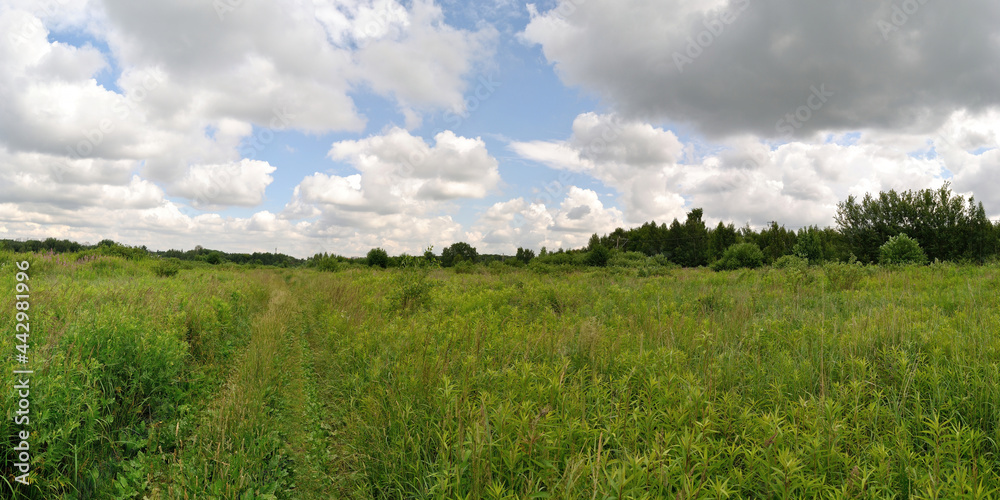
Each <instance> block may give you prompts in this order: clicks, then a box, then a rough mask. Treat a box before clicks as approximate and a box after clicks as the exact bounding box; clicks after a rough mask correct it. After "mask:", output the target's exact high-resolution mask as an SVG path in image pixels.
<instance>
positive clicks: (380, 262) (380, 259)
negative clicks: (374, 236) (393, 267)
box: [365, 248, 389, 269]
mask: <svg viewBox="0 0 1000 500" xmlns="http://www.w3.org/2000/svg"><path fill="white" fill-rule="evenodd" d="M365 262H366V263H367V264H368V266H370V267H381V268H382V269H385V268H387V267H389V253H388V252H386V251H385V250H382V249H381V248H373V249H371V250H369V251H368V256H367V257H366V258H365Z"/></svg>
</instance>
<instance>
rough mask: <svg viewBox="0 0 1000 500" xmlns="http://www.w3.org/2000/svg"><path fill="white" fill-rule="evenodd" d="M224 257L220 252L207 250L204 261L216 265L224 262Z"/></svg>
mask: <svg viewBox="0 0 1000 500" xmlns="http://www.w3.org/2000/svg"><path fill="white" fill-rule="evenodd" d="M225 261H226V259H225V257H223V255H222V252H214V251H213V252H209V253H208V254H206V255H205V262H207V263H209V264H212V265H213V266H217V265H219V264H222V263H223V262H225Z"/></svg>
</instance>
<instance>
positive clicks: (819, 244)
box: [792, 227, 823, 264]
mask: <svg viewBox="0 0 1000 500" xmlns="http://www.w3.org/2000/svg"><path fill="white" fill-rule="evenodd" d="M821 234H822V233H821V232H820V230H819V229H818V228H816V227H809V228H802V229H800V230H799V234H798V238H797V240H796V242H795V246H794V247H793V248H792V253H793V254H795V255H797V256H799V257H801V258H803V259H806V260H808V261H809V262H810V263H812V264H818V263H820V262H822V261H823V240H822V236H821Z"/></svg>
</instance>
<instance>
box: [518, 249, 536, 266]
mask: <svg viewBox="0 0 1000 500" xmlns="http://www.w3.org/2000/svg"><path fill="white" fill-rule="evenodd" d="M514 258H515V259H517V260H518V261H520V262H523V263H525V264H528V263H530V262H531V259H534V258H535V251H534V250H531V249H530V248H527V249H526V248H521V247H517V254H516V255H515V256H514Z"/></svg>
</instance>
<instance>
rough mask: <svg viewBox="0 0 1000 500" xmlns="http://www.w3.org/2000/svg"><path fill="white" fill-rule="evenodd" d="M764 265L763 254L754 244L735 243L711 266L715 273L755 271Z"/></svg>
mask: <svg viewBox="0 0 1000 500" xmlns="http://www.w3.org/2000/svg"><path fill="white" fill-rule="evenodd" d="M763 265H764V252H762V251H761V250H760V247H758V246H757V245H756V244H754V243H737V244H735V245H733V246H731V247H729V248H727V249H726V252H725V253H723V254H722V258H721V259H719V260H717V261H715V262H714V263H713V264H712V269H713V270H715V271H732V270H735V269H743V268H748V269H755V268H758V267H761V266H763Z"/></svg>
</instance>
